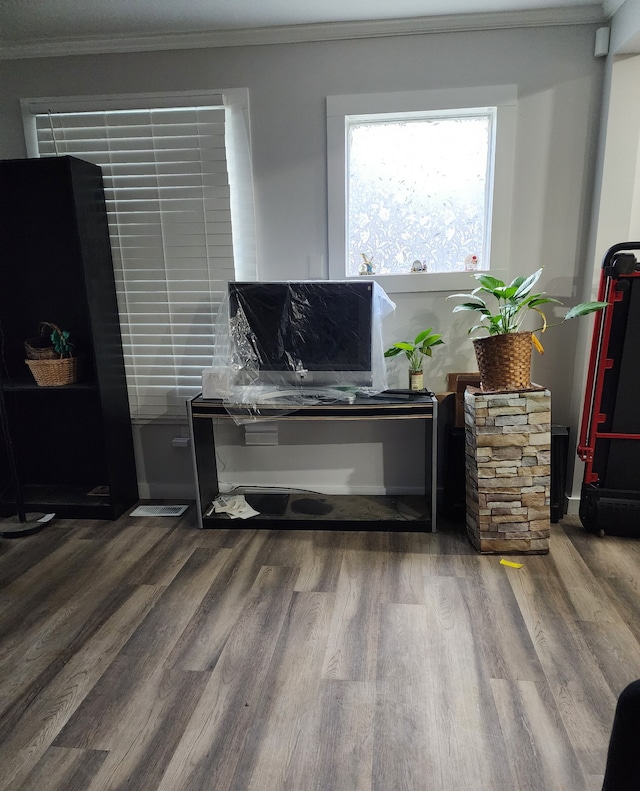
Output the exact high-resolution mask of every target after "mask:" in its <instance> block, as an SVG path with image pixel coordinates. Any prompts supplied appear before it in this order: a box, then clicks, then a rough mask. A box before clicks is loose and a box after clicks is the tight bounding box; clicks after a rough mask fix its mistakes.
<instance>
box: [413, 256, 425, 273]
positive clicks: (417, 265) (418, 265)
mask: <svg viewBox="0 0 640 791" xmlns="http://www.w3.org/2000/svg"><path fill="white" fill-rule="evenodd" d="M411 271H412V272H426V271H427V263H426V261H419V260H418V259H417V258H416V260H415V261H414V262H413V263H412V264H411Z"/></svg>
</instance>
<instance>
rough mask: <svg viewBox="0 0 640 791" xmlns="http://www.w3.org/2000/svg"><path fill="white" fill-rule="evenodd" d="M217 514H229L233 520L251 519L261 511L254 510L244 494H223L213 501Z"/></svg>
mask: <svg viewBox="0 0 640 791" xmlns="http://www.w3.org/2000/svg"><path fill="white" fill-rule="evenodd" d="M213 510H214V511H215V513H216V514H228V515H229V517H230V518H231V519H249V518H250V517H252V516H258V515H259V513H260V512H259V511H256V510H255V509H254V508H252V507H251V506H250V505H249V503H248V502H247V500H246V498H245V496H244V495H243V494H221V495H218V497H216V499H215V500H214V501H213Z"/></svg>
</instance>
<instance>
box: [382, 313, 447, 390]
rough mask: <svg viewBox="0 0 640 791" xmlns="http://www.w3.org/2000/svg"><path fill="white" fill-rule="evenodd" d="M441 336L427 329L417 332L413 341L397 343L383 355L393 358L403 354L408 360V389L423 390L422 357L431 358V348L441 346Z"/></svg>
mask: <svg viewBox="0 0 640 791" xmlns="http://www.w3.org/2000/svg"><path fill="white" fill-rule="evenodd" d="M443 343H444V341H443V340H442V335H439V334H437V333H434V332H433V329H432V328H431V327H429V329H427V330H423V331H422V332H419V333H418V334H417V335H416V337H415V340H414V341H398V343H394V344H393V345H392V346H391V347H390V348H389V349H387V351H386V352H385V353H384V356H385V357H395V356H396V355H398V354H401V353H403V352H404V354H405V355H406V357H407V360H409V389H410V390H424V373H423V370H422V363H423V357H432V356H433V347H434V346H440V345H441V344H443Z"/></svg>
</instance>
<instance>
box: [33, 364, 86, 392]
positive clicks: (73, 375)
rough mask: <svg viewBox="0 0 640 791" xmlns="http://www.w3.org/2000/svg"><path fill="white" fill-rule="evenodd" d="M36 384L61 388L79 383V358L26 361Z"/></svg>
mask: <svg viewBox="0 0 640 791" xmlns="http://www.w3.org/2000/svg"><path fill="white" fill-rule="evenodd" d="M25 362H26V364H27V365H28V366H29V369H30V371H31V373H32V374H33V378H34V379H35V380H36V384H37V385H39V386H40V387H60V386H61V385H71V384H74V382H77V381H78V358H77V357H59V358H57V359H55V360H25Z"/></svg>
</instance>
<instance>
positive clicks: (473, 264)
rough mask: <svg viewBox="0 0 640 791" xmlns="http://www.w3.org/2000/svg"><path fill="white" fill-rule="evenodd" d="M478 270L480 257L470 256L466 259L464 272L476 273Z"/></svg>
mask: <svg viewBox="0 0 640 791" xmlns="http://www.w3.org/2000/svg"><path fill="white" fill-rule="evenodd" d="M477 269H478V256H477V255H468V256H467V257H466V258H465V259H464V271H465V272H475V271H476V270H477Z"/></svg>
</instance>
